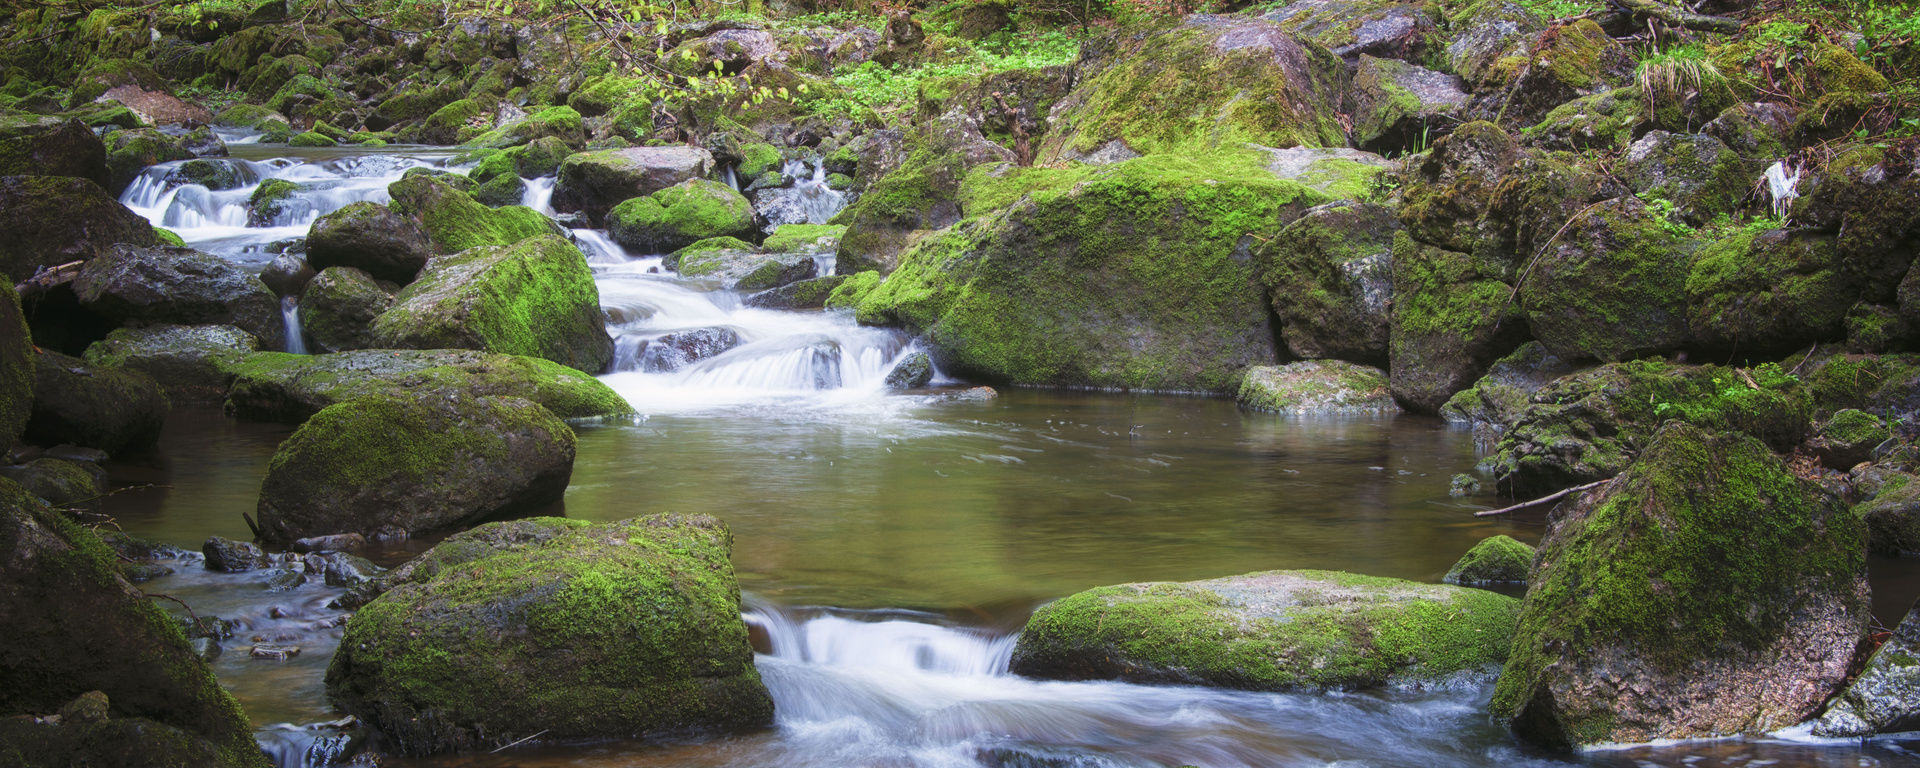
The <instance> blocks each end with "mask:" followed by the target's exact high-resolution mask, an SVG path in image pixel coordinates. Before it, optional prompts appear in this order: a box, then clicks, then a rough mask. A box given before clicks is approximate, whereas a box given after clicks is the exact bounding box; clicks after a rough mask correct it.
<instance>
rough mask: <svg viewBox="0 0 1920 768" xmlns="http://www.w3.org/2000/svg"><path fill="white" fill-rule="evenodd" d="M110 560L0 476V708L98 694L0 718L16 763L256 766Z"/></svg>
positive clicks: (197, 669)
mask: <svg viewBox="0 0 1920 768" xmlns="http://www.w3.org/2000/svg"><path fill="white" fill-rule="evenodd" d="M116 562H117V560H116V557H115V555H114V553H113V552H112V551H111V550H109V549H108V548H107V547H106V545H104V544H102V543H100V539H99V538H98V537H96V536H95V535H94V534H93V533H92V532H90V531H88V530H86V529H85V528H82V527H80V526H79V525H77V524H75V523H74V522H72V521H71V520H70V519H68V518H66V517H65V516H64V515H61V514H58V513H55V512H52V511H50V510H48V509H47V508H46V507H44V506H42V505H41V504H40V503H39V502H38V501H35V500H33V499H32V498H30V497H28V496H27V495H26V493H25V492H23V491H22V490H21V489H20V487H19V486H17V485H14V484H13V482H12V481H8V480H0V615H3V616H6V617H7V620H6V621H4V622H0V648H4V650H0V657H4V659H5V663H4V664H0V715H8V716H10V715H15V714H37V715H44V714H53V713H56V712H62V711H69V712H71V711H73V710H71V709H67V708H66V707H65V705H67V704H68V703H69V702H71V701H73V700H74V699H75V698H76V697H78V696H80V695H81V694H84V693H87V692H89V691H98V692H101V693H103V694H104V696H102V697H99V698H102V699H104V701H102V702H100V706H98V707H95V708H93V711H92V714H91V715H90V716H87V717H74V718H72V721H71V722H65V721H66V720H67V718H64V717H63V718H62V719H63V724H62V725H60V726H58V727H57V729H58V730H56V727H55V726H42V725H36V724H33V723H32V721H30V720H24V719H15V718H11V717H7V718H5V719H0V744H6V745H8V747H9V748H8V750H7V751H8V753H9V754H13V755H16V756H15V757H14V759H16V760H24V763H25V764H27V765H179V766H187V765H207V766H222V767H225V766H247V767H248V768H265V766H267V765H268V764H269V763H268V761H267V760H266V758H265V756H264V755H262V754H261V752H260V747H259V746H258V745H256V744H255V743H254V741H253V730H252V727H251V726H250V725H249V724H248V722H247V718H246V715H245V714H243V713H242V712H241V711H240V705H239V703H237V702H235V701H234V699H233V696H232V695H230V694H228V693H227V692H226V690H225V689H222V688H221V687H220V683H219V682H218V681H216V680H215V679H214V677H213V670H211V669H209V668H208V667H207V665H206V663H205V662H202V661H200V660H199V659H198V658H196V657H195V656H194V655H193V651H192V649H191V648H189V647H188V645H187V640H186V638H185V637H184V636H183V635H181V633H180V629H179V623H178V622H176V621H174V620H173V619H171V618H169V617H167V615H166V614H164V613H162V612H161V611H160V609H159V608H156V607H155V606H154V604H153V602H152V601H150V600H149V599H147V598H146V597H145V596H144V595H141V594H140V593H139V592H138V591H137V590H135V589H134V588H133V587H132V586H130V585H129V584H127V582H126V581H124V580H122V579H121V578H120V576H119V573H118V570H117V569H116V567H115V564H116ZM67 729H72V730H67ZM14 749H18V750H21V752H20V753H14V752H13V750H14Z"/></svg>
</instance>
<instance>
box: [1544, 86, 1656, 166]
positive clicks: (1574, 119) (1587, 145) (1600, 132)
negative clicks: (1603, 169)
mask: <svg viewBox="0 0 1920 768" xmlns="http://www.w3.org/2000/svg"><path fill="white" fill-rule="evenodd" d="M1653 119H1654V116H1653V114H1652V113H1651V112H1650V111H1649V107H1648V104H1647V97H1646V95H1645V94H1644V93H1642V92H1641V91H1640V89H1639V88H1615V89H1613V90H1611V91H1602V92H1600V93H1595V94H1591V95H1587V96H1582V97H1580V98H1577V99H1574V100H1572V101H1569V102H1567V103H1565V104H1561V105H1560V106H1558V107H1554V108H1553V109H1552V110H1551V111H1549V112H1548V113H1547V114H1546V116H1545V117H1542V118H1540V122H1538V123H1536V124H1534V125H1533V126H1532V127H1531V128H1529V129H1527V141H1528V143H1529V144H1532V145H1533V146H1536V147H1541V148H1543V149H1552V150H1574V151H1583V150H1597V151H1613V150H1620V149H1626V148H1627V147H1628V146H1629V145H1631V144H1632V143H1633V140H1634V139H1635V138H1636V137H1638V136H1640V135H1641V134H1642V133H1643V132H1645V131H1646V130H1647V129H1648V128H1650V127H1651V126H1652V123H1653Z"/></svg>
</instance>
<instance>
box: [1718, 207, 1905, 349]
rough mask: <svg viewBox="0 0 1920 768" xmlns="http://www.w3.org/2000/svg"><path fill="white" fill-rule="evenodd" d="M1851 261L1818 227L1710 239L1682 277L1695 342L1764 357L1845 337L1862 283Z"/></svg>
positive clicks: (1737, 234) (1735, 234) (1861, 291)
mask: <svg viewBox="0 0 1920 768" xmlns="http://www.w3.org/2000/svg"><path fill="white" fill-rule="evenodd" d="M1850 266H1851V265H1849V264H1847V263H1845V262H1844V261H1843V260H1842V259H1841V258H1840V251H1839V248H1838V246H1837V245H1836V243H1835V238H1833V237H1830V236H1826V235H1821V234H1816V233H1807V232H1795V231H1789V230H1780V229H1776V230H1767V231H1761V232H1756V231H1753V230H1739V231H1736V232H1734V233H1732V234H1730V235H1728V236H1727V237H1725V238H1723V239H1721V240H1719V241H1716V242H1713V243H1709V244H1707V245H1706V246H1705V247H1703V248H1701V249H1700V253H1699V255H1698V257H1697V258H1695V259H1693V263H1692V265H1691V266H1690V268H1689V269H1688V271H1687V275H1686V291H1687V297H1688V304H1689V308H1688V315H1689V317H1690V320H1691V322H1692V327H1693V334H1694V336H1695V338H1696V341H1697V343H1698V346H1699V347H1701V348H1703V349H1705V350H1708V351H1711V352H1715V353H1722V354H1734V353H1738V354H1742V355H1749V356H1766V355H1784V354H1787V353H1789V352H1792V351H1793V350H1795V349H1801V348H1804V347H1806V346H1807V345H1809V344H1819V343H1825V342H1830V341H1839V340H1841V339H1844V338H1845V337H1846V331H1845V322H1846V319H1847V313H1848V311H1849V310H1850V309H1852V308H1853V306H1854V305H1855V304H1857V303H1859V302H1860V301H1861V299H1862V294H1863V293H1864V292H1865V290H1866V289H1867V287H1866V286H1864V285H1862V283H1861V280H1860V276H1858V275H1856V274H1851V273H1850V270H1849V267H1850ZM1763 359H1764V358H1763Z"/></svg>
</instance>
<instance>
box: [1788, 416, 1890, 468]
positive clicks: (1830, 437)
mask: <svg viewBox="0 0 1920 768" xmlns="http://www.w3.org/2000/svg"><path fill="white" fill-rule="evenodd" d="M1892 437H1893V431H1892V430H1890V429H1887V423H1886V422H1885V421H1882V420H1881V419H1880V417H1878V416H1875V415H1873V414H1871V413H1867V412H1865V411H1859V410H1854V409H1852V408H1848V409H1845V410H1842V411H1839V412H1836V413H1834V414H1833V415H1832V416H1830V417H1828V418H1827V420H1826V422H1825V423H1823V424H1821V425H1820V428H1819V429H1818V430H1815V431H1814V433H1813V437H1811V438H1809V439H1808V440H1807V447H1808V448H1810V449H1812V450H1813V455H1814V456H1817V457H1819V458H1820V463H1822V464H1825V465H1827V468H1828V469H1837V470H1840V471H1842V472H1844V471H1846V470H1848V469H1851V468H1852V467H1853V466H1854V465H1855V464H1859V463H1860V462H1863V461H1866V460H1867V459H1870V458H1872V457H1873V449H1875V448H1878V447H1880V444H1881V443H1884V442H1886V441H1887V440H1888V439H1890V438H1892Z"/></svg>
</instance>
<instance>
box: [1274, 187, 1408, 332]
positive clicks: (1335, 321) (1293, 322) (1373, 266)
mask: <svg viewBox="0 0 1920 768" xmlns="http://www.w3.org/2000/svg"><path fill="white" fill-rule="evenodd" d="M1400 228H1401V227H1400V223H1399V221H1398V220H1396V219H1395V218H1394V215H1393V210H1392V209H1391V208H1388V207H1386V206H1382V205H1375V204H1372V203H1354V202H1347V201H1342V202H1337V203H1328V204H1327V205H1323V206H1319V207H1317V208H1314V209H1312V210H1309V211H1307V213H1306V215H1304V216H1301V217H1300V219H1299V220H1297V221H1295V222H1293V223H1291V224H1288V225H1287V226H1286V227H1284V228H1282V229H1281V230H1280V234H1279V236H1277V237H1275V238H1273V239H1272V240H1269V241H1267V242H1265V243H1261V244H1259V245H1257V246H1255V247H1254V250H1253V259H1254V264H1255V267H1256V268H1257V269H1258V270H1259V272H1260V282H1261V283H1262V284H1263V285H1265V286H1266V288H1267V298H1268V303H1269V304H1271V305H1272V307H1273V314H1274V316H1275V317H1276V318H1278V319H1279V320H1280V333H1281V335H1282V336H1283V337H1284V338H1285V339H1286V342H1287V351H1288V352H1291V353H1293V354H1294V355H1295V356H1298V357H1303V358H1337V359H1341V360H1351V361H1353V362H1357V363H1364V364H1367V365H1372V366H1384V365H1386V364H1387V344H1388V334H1389V330H1390V325H1389V318H1390V309H1391V307H1392V302H1393V233H1394V232H1397V231H1399V230H1400Z"/></svg>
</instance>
